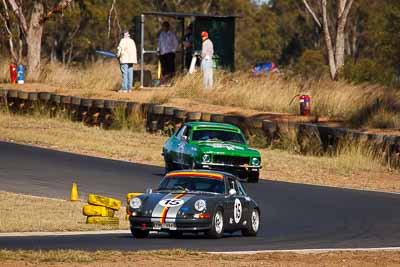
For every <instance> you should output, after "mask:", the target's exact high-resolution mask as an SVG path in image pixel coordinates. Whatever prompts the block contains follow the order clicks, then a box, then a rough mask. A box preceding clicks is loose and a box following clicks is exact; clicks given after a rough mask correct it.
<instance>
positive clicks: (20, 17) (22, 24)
mask: <svg viewBox="0 0 400 267" xmlns="http://www.w3.org/2000/svg"><path fill="white" fill-rule="evenodd" d="M8 3H9V4H10V6H11V8H12V11H13V12H14V13H15V15H16V16H17V19H18V21H19V24H20V27H21V30H22V33H23V34H24V35H25V36H26V33H27V32H28V24H27V23H26V19H25V16H24V13H23V12H22V7H21V6H20V5H18V3H17V2H15V0H8Z"/></svg>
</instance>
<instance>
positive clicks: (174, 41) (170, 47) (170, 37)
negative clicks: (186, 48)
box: [157, 21, 179, 80]
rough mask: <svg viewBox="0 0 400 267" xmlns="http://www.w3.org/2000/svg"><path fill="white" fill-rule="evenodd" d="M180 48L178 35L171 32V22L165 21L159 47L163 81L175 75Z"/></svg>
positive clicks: (159, 38)
mask: <svg viewBox="0 0 400 267" xmlns="http://www.w3.org/2000/svg"><path fill="white" fill-rule="evenodd" d="M178 46H179V42H178V38H177V37H176V34H175V33H174V32H172V31H171V30H170V26H169V22H168V21H164V22H163V24H162V31H161V32H160V34H159V36H158V45H157V52H158V54H159V57H160V63H161V74H162V78H163V80H165V79H167V78H169V77H172V76H174V75H175V53H176V50H177V49H178Z"/></svg>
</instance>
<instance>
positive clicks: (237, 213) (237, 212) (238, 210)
mask: <svg viewBox="0 0 400 267" xmlns="http://www.w3.org/2000/svg"><path fill="white" fill-rule="evenodd" d="M233 218H234V220H235V223H239V222H240V218H242V203H241V202H240V200H239V199H238V198H235V207H234V210H233Z"/></svg>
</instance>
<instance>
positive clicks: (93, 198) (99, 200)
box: [88, 194, 121, 210]
mask: <svg viewBox="0 0 400 267" xmlns="http://www.w3.org/2000/svg"><path fill="white" fill-rule="evenodd" d="M88 203H89V204H92V205H97V206H103V207H107V208H110V209H113V210H119V209H120V208H121V201H119V200H118V199H114V198H109V197H104V196H99V195H95V194H89V196H88Z"/></svg>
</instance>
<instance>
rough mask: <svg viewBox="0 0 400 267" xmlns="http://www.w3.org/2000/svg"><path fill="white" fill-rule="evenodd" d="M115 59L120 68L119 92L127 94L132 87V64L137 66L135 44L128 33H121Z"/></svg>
mask: <svg viewBox="0 0 400 267" xmlns="http://www.w3.org/2000/svg"><path fill="white" fill-rule="evenodd" d="M117 57H118V59H119V63H120V66H121V74H122V86H121V90H120V92H122V93H128V92H131V91H132V86H133V64H137V55H136V44H135V41H133V40H132V39H131V37H130V35H129V31H124V32H123V38H122V39H121V41H120V42H119V45H118V52H117Z"/></svg>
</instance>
